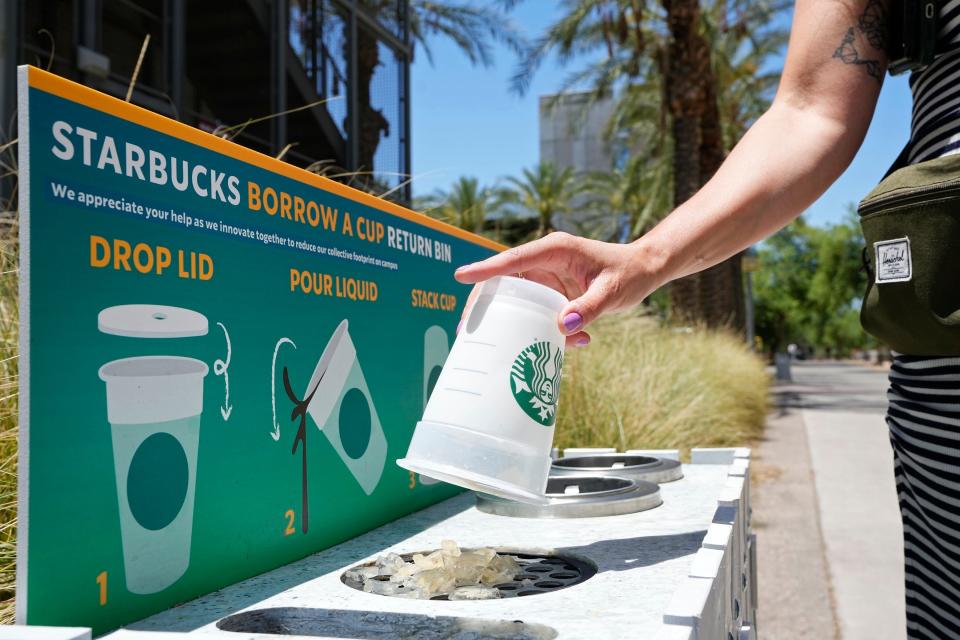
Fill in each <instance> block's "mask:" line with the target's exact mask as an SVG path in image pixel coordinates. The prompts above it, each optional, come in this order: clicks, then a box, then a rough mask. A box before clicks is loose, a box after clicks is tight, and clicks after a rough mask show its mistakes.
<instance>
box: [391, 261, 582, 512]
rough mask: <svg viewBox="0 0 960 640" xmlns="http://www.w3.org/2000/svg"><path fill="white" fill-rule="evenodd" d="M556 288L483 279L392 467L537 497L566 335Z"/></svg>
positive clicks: (543, 500)
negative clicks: (402, 451) (560, 323)
mask: <svg viewBox="0 0 960 640" xmlns="http://www.w3.org/2000/svg"><path fill="white" fill-rule="evenodd" d="M566 304H567V299H566V298H565V297H564V296H563V295H562V294H560V293H558V292H556V291H554V290H553V289H550V288H549V287H545V286H543V285H541V284H537V283H535V282H531V281H529V280H523V279H520V278H511V277H498V278H493V279H491V280H488V281H486V282H484V283H483V284H482V285H481V287H480V290H479V294H478V296H477V299H476V301H475V303H474V306H473V309H472V310H471V312H470V314H469V316H468V317H467V319H466V322H465V323H464V326H463V328H462V329H461V331H460V334H459V335H458V336H457V338H456V340H455V341H454V343H453V348H452V349H451V350H450V355H449V357H448V358H447V360H446V363H445V364H444V366H443V370H442V372H441V373H440V376H439V378H438V379H437V383H436V386H435V388H434V390H433V393H432V395H431V396H430V399H429V401H428V402H427V406H426V409H425V410H424V413H423V418H422V419H421V421H420V422H418V423H417V427H416V430H415V431H414V433H413V438H412V440H411V441H410V448H409V449H408V451H407V456H406V458H402V459H400V460H398V461H397V464H399V465H400V466H401V467H404V468H405V469H409V470H411V471H415V472H417V473H421V474H424V475H427V476H430V477H432V478H437V479H439V480H443V481H445V482H450V483H452V484H456V485H460V486H462V487H466V488H468V489H473V490H475V491H481V492H484V493H490V494H493V495H498V496H502V497H505V498H510V499H514V500H521V501H525V502H533V503H540V504H544V503H546V498H544V490H545V489H546V485H547V476H548V474H549V471H550V463H551V459H550V447H551V445H552V443H553V428H554V423H555V421H556V407H557V394H558V393H559V390H560V373H561V369H562V366H563V353H564V344H565V337H564V335H563V334H562V333H561V332H560V329H559V327H558V326H557V314H558V313H559V312H560V311H561V310H562V309H563V307H564V305H566Z"/></svg>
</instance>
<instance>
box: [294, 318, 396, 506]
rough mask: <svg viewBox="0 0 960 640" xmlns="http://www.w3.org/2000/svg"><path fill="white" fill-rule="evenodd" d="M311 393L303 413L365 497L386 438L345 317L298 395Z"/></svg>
mask: <svg viewBox="0 0 960 640" xmlns="http://www.w3.org/2000/svg"><path fill="white" fill-rule="evenodd" d="M311 394H312V396H313V397H312V398H311V400H310V404H309V405H307V413H308V414H309V415H310V417H311V418H313V421H314V422H315V423H316V425H317V427H318V428H319V429H320V430H321V431H322V432H323V435H324V436H326V438H327V440H329V441H330V445H331V446H332V447H333V448H334V450H335V451H336V452H337V455H338V456H340V459H341V460H343V463H344V464H345V465H346V467H347V469H349V470H350V473H351V474H353V477H354V478H355V479H356V481H357V483H358V484H359V485H360V487H361V488H362V489H363V491H364V492H365V493H366V494H367V495H370V494H371V493H373V490H374V489H375V488H376V487H377V484H378V483H379V482H380V476H381V475H383V467H384V465H385V463H386V461H387V438H386V436H385V435H384V433H383V427H382V426H381V425H380V417H379V416H378V415H377V408H376V407H375V406H374V404H373V398H372V397H371V395H370V389H369V388H368V387H367V380H366V378H365V377H364V375H363V369H361V368H360V363H359V362H358V361H357V349H356V347H354V345H353V340H351V339H350V332H349V331H348V325H347V321H346V320H344V321H343V322H341V323H340V325H339V326H338V327H337V328H336V329H335V330H334V332H333V336H331V338H330V340H329V341H328V342H327V346H326V348H325V349H324V350H323V354H322V355H321V356H320V360H319V361H318V362H317V366H316V368H315V369H314V371H313V376H311V378H310V383H309V384H308V385H307V390H306V393H305V394H304V397H305V398H306V397H310V395H311Z"/></svg>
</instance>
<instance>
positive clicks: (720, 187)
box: [639, 0, 887, 280]
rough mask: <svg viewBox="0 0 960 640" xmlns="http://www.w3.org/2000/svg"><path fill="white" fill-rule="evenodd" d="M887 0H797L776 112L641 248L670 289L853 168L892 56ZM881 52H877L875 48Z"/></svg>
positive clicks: (784, 219)
mask: <svg viewBox="0 0 960 640" xmlns="http://www.w3.org/2000/svg"><path fill="white" fill-rule="evenodd" d="M885 16H886V7H885V6H884V5H883V4H881V0H866V1H860V2H842V1H840V2H838V1H836V0H799V1H798V2H797V5H796V12H795V14H794V19H793V30H792V32H791V36H790V45H789V48H788V54H787V60H786V64H785V66H784V72H783V79H782V81H781V84H780V87H779V89H778V91H777V95H776V97H775V99H774V101H773V105H772V106H771V107H770V109H769V110H768V111H767V112H766V113H765V114H764V115H763V116H762V117H761V118H760V119H759V120H757V122H756V123H755V124H754V125H753V126H752V127H751V128H750V129H749V130H748V131H747V133H746V135H744V137H743V139H742V140H741V141H740V143H739V144H738V145H737V146H736V147H735V148H734V149H733V151H732V152H731V153H730V155H729V157H728V158H727V160H726V162H724V163H723V165H722V166H721V167H720V169H719V170H718V171H717V173H716V175H715V176H714V177H713V179H711V180H710V181H709V182H708V183H707V184H706V185H705V186H704V187H703V188H702V189H701V190H700V191H699V192H698V193H697V194H696V195H695V196H693V197H692V198H690V200H688V201H687V202H685V203H684V204H682V205H681V206H680V207H678V208H677V209H676V211H674V212H673V213H672V214H671V215H670V216H668V217H667V218H666V219H665V220H664V221H663V222H662V223H661V224H660V225H658V226H657V227H656V228H655V229H653V230H652V231H651V232H650V233H649V234H647V235H646V236H645V237H644V238H642V239H641V240H640V241H639V244H641V245H643V246H644V247H645V248H646V250H647V251H651V252H653V253H654V254H657V255H659V256H660V259H661V260H662V261H663V263H664V266H663V269H662V273H663V275H664V276H667V278H668V279H669V280H672V279H675V278H678V277H681V276H685V275H688V274H691V273H695V272H697V271H700V270H702V269H705V268H707V267H710V266H712V265H715V264H717V263H718V262H721V261H723V260H725V259H726V258H729V257H730V256H732V255H734V254H736V253H737V252H739V251H742V250H743V249H745V248H747V247H749V246H750V245H751V244H753V243H755V242H757V241H759V240H762V239H763V238H766V237H767V236H769V235H770V234H772V233H774V232H775V231H777V230H778V229H780V228H781V227H783V226H784V225H786V224H787V223H788V222H790V221H791V220H793V219H794V218H795V217H797V216H798V215H799V214H800V213H802V212H803V211H804V209H806V208H807V207H808V206H810V205H811V204H812V203H813V201H814V200H816V199H817V198H818V197H819V196H820V195H821V194H822V193H823V192H824V191H825V190H826V189H827V187H829V186H830V185H831V184H832V183H833V182H834V180H836V179H837V178H838V177H839V176H840V174H841V173H843V171H844V169H846V168H847V166H848V165H849V164H850V161H851V160H853V157H854V155H855V154H856V152H857V150H858V149H859V148H860V145H861V143H862V142H863V137H864V136H865V135H866V132H867V128H868V126H869V125H870V119H871V118H872V116H873V112H874V108H875V107H876V102H877V97H878V95H879V93H880V86H881V83H882V81H883V75H884V73H885V72H886V56H885V54H884V52H883V37H884V35H885V31H886V28H887V25H886V18H885ZM875 45H876V46H875Z"/></svg>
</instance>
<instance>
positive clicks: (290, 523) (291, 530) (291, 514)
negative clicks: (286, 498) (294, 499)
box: [283, 509, 297, 536]
mask: <svg viewBox="0 0 960 640" xmlns="http://www.w3.org/2000/svg"><path fill="white" fill-rule="evenodd" d="M283 516H284V517H285V518H286V519H287V528H286V529H284V530H283V535H285V536H289V535H293V534H294V533H296V532H297V530H296V529H295V528H294V526H293V523H294V521H295V520H296V518H297V514H296V513H295V512H294V510H293V509H287V512H286V513H285V514H283Z"/></svg>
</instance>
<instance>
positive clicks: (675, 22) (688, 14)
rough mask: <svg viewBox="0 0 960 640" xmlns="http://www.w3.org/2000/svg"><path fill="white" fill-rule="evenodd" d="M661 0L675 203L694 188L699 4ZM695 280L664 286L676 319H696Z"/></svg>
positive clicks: (700, 103) (700, 104) (699, 108)
mask: <svg viewBox="0 0 960 640" xmlns="http://www.w3.org/2000/svg"><path fill="white" fill-rule="evenodd" d="M661 1H662V3H663V8H664V9H665V10H666V12H667V26H668V28H669V30H670V40H669V43H668V45H667V65H666V74H665V77H664V84H665V86H666V99H667V108H668V110H669V112H670V116H671V133H672V135H673V143H674V144H673V146H674V151H673V204H674V206H679V205H680V204H682V203H683V202H685V201H686V200H687V199H688V198H690V196H692V195H693V194H694V193H696V192H697V189H699V188H700V134H701V132H700V117H701V115H702V114H703V108H704V95H703V86H702V83H701V82H700V81H699V76H698V68H697V67H698V61H697V59H696V57H697V56H696V53H697V51H696V47H695V40H696V39H697V32H696V31H697V23H698V21H699V16H700V6H699V4H698V0H661ZM700 279H701V278H700V274H694V275H692V276H688V277H687V278H683V279H681V280H677V281H676V282H674V283H672V284H671V285H670V302H671V305H670V306H671V308H672V313H673V315H674V318H675V319H676V320H679V321H680V322H690V321H696V320H698V319H700V317H701V314H700V313H699V310H700V309H702V307H703V304H702V300H701V295H700V294H701V287H700V284H699V283H700Z"/></svg>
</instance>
